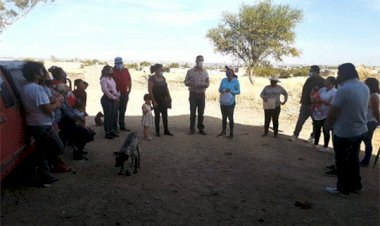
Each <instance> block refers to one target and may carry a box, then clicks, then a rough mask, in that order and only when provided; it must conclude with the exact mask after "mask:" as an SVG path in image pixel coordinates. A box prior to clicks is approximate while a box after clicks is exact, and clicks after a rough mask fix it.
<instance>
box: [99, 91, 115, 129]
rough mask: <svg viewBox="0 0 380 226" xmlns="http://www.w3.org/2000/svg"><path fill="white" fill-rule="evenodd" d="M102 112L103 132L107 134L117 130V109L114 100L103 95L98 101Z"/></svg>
mask: <svg viewBox="0 0 380 226" xmlns="http://www.w3.org/2000/svg"><path fill="white" fill-rule="evenodd" d="M100 102H101V104H102V107H103V112H104V124H103V126H104V131H105V133H106V135H107V134H109V133H111V132H115V131H116V130H117V107H118V104H117V102H115V101H114V100H111V99H109V98H108V97H107V96H106V95H103V96H102V98H101V99H100Z"/></svg>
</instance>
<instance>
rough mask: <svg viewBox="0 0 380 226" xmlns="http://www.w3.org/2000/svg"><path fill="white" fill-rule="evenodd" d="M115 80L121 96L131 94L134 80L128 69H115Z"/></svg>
mask: <svg viewBox="0 0 380 226" xmlns="http://www.w3.org/2000/svg"><path fill="white" fill-rule="evenodd" d="M113 79H114V80H115V83H116V90H117V91H119V92H120V94H125V93H129V92H131V88H132V80H131V75H130V74H129V71H128V69H127V68H123V69H122V70H117V69H114V70H113Z"/></svg>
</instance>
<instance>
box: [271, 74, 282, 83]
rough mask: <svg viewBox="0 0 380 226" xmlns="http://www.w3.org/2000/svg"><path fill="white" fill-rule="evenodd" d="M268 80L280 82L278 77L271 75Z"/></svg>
mask: <svg viewBox="0 0 380 226" xmlns="http://www.w3.org/2000/svg"><path fill="white" fill-rule="evenodd" d="M269 80H271V81H276V82H280V78H279V76H278V75H271V76H270V78H269Z"/></svg>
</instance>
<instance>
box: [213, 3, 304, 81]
mask: <svg viewBox="0 0 380 226" xmlns="http://www.w3.org/2000/svg"><path fill="white" fill-rule="evenodd" d="M301 20H302V11H301V10H298V9H292V8H291V7H290V6H289V5H275V4H272V1H270V0H266V1H263V2H259V3H257V4H255V5H247V4H243V5H242V6H241V8H240V11H239V13H238V14H236V15H235V14H232V13H229V12H225V13H224V15H223V18H222V23H221V24H219V25H218V26H217V27H216V28H211V29H209V30H208V32H207V37H208V38H209V39H210V40H211V42H212V43H213V44H214V47H215V50H216V51H217V52H220V53H222V54H225V55H233V56H234V57H237V58H239V59H241V60H242V61H243V62H244V63H245V65H246V66H248V68H249V69H248V71H249V74H250V70H251V68H252V67H254V66H257V65H259V64H268V59H269V58H273V59H275V60H277V61H281V60H282V57H283V56H298V55H299V51H298V50H297V49H296V48H295V47H294V46H293V45H292V44H294V42H295V33H294V31H293V30H294V28H295V26H296V24H297V23H299V22H300V21H301Z"/></svg>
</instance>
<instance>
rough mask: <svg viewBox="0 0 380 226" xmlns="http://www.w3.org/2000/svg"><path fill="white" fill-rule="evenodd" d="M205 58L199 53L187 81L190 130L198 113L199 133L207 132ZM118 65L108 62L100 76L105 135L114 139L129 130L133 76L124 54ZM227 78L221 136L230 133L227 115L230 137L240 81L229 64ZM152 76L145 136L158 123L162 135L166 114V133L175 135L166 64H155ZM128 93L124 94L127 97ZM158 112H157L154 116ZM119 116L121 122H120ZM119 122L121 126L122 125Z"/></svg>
mask: <svg viewBox="0 0 380 226" xmlns="http://www.w3.org/2000/svg"><path fill="white" fill-rule="evenodd" d="M203 62H204V58H203V56H201V55H199V56H197V57H196V59H195V63H196V66H195V67H194V68H191V69H190V70H189V71H188V72H187V74H186V77H185V80H184V84H185V86H187V87H188V89H189V103H190V131H189V135H192V134H194V133H195V122H196V118H197V116H198V121H197V129H198V131H199V134H201V135H206V132H205V130H204V129H205V125H204V109H205V104H206V95H205V91H206V89H207V88H208V87H209V84H210V80H209V76H208V73H207V70H206V69H204V68H203ZM114 63H115V66H114V67H111V66H109V65H106V66H104V68H103V69H102V75H101V78H100V84H101V88H102V91H103V93H104V95H103V96H102V98H101V103H102V107H103V112H104V130H105V138H107V139H113V138H114V137H118V136H119V130H128V129H126V127H125V121H124V120H125V110H126V106H127V102H128V96H129V92H130V91H131V86H132V83H131V76H130V74H129V72H128V69H127V68H125V67H124V66H123V60H122V58H121V57H116V58H115V60H114ZM225 69H226V78H224V79H223V80H222V81H221V83H220V87H219V92H220V107H221V113H222V131H221V133H220V134H219V135H218V136H222V135H227V134H226V127H227V119H228V120H229V129H230V133H229V136H228V137H230V138H233V129H234V118H233V115H234V109H235V105H236V102H235V95H238V94H240V84H239V81H238V79H237V76H236V74H235V72H234V69H233V68H232V67H231V66H226V67H225ZM150 72H151V74H152V75H151V76H150V77H149V79H148V93H147V94H145V95H144V97H143V99H144V103H143V105H142V113H143V115H142V120H141V122H142V126H143V134H144V139H145V140H148V141H149V140H151V139H152V138H151V136H150V131H149V128H150V127H152V126H153V122H154V125H155V135H156V136H157V137H160V136H161V132H160V121H161V118H162V122H163V127H164V132H163V134H164V135H168V136H173V135H174V134H173V133H172V132H171V131H170V130H169V126H168V109H170V108H171V104H172V99H171V96H170V91H169V88H168V84H167V82H166V79H165V77H164V76H163V72H164V67H163V65H162V64H155V65H152V66H151V68H150ZM123 95H124V97H123ZM122 102H123V104H122ZM153 112H154V116H153ZM117 120H119V123H118V122H117ZM118 124H119V126H118Z"/></svg>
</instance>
